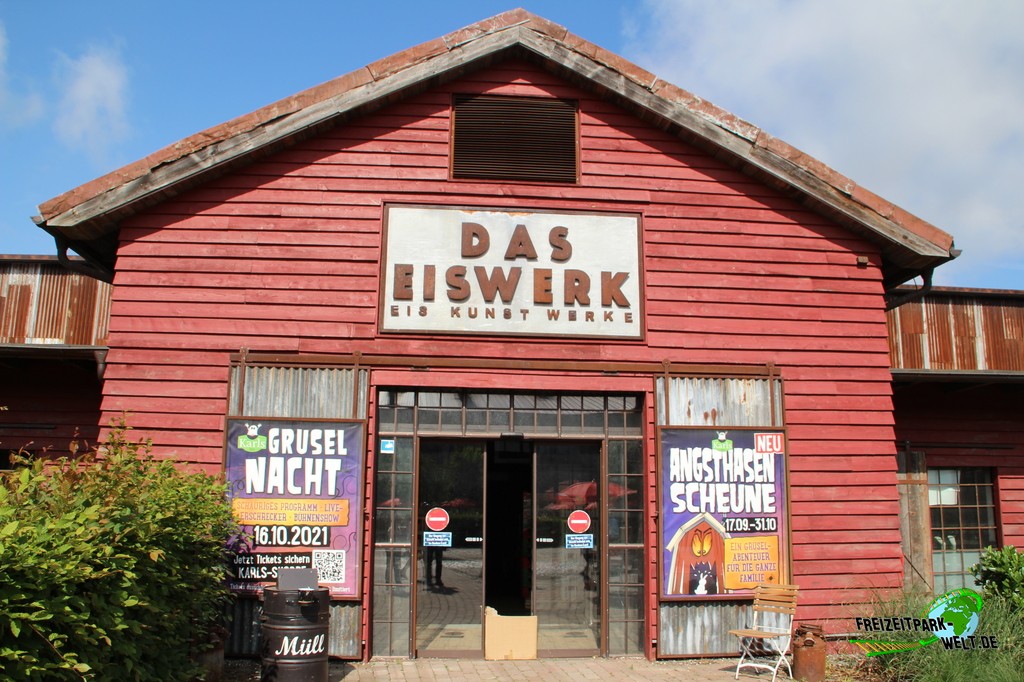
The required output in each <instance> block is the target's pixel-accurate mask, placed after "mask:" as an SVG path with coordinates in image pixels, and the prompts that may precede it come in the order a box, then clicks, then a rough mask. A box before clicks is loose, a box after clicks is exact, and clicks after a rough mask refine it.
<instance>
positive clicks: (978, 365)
mask: <svg viewBox="0 0 1024 682" xmlns="http://www.w3.org/2000/svg"><path fill="white" fill-rule="evenodd" d="M887 320H888V325H889V339H890V346H889V348H890V361H891V364H892V366H893V368H895V369H931V370H937V371H977V370H988V371H995V372H1019V371H1024V301H1022V299H1021V298H1020V297H1019V296H1005V297H1000V296H994V295H990V294H989V295H978V296H972V295H970V293H969V292H963V291H960V292H957V293H955V294H944V293H937V294H931V295H929V296H927V297H925V298H924V299H923V300H918V301H913V302H911V303H906V304H904V305H902V306H900V307H899V308H897V309H895V310H890V311H889V312H888V313H887Z"/></svg>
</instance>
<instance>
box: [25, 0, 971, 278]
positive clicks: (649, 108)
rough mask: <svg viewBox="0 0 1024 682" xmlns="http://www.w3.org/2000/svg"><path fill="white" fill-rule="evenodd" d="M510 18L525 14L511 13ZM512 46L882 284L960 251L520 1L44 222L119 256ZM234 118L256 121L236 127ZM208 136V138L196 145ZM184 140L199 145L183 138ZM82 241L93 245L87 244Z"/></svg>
mask: <svg viewBox="0 0 1024 682" xmlns="http://www.w3.org/2000/svg"><path fill="white" fill-rule="evenodd" d="M517 18H518V19H520V20H518V21H513V20H515V19H517ZM512 48H520V49H524V50H526V51H527V52H528V53H529V54H532V55H534V56H535V57H537V58H539V59H540V60H541V61H542V63H543V64H544V65H545V66H546V67H547V68H549V69H550V70H552V71H553V72H556V73H559V74H561V75H563V76H565V77H567V78H569V79H571V80H572V81H573V82H576V83H577V84H580V85H583V86H584V87H588V88H590V89H592V90H596V91H599V92H600V93H601V94H603V95H604V96H607V97H610V98H612V99H614V100H615V101H616V102H617V103H618V104H619V105H621V106H624V107H626V108H628V109H630V110H631V111H633V112H634V113H637V114H638V115H640V116H641V117H643V118H644V119H646V120H648V121H650V122H653V123H654V124H656V125H659V126H660V127H662V128H663V129H666V130H670V131H671V132H673V133H674V134H676V135H679V136H680V137H681V138H683V139H684V140H686V141H687V142H689V143H692V144H694V145H696V146H699V147H701V148H703V149H705V150H706V151H708V152H709V153H711V154H713V155H714V156H716V157H717V158H719V159H721V160H723V161H724V162H726V163H729V164H730V165H732V166H733V167H736V168H738V169H740V170H742V171H743V172H745V173H747V174H749V175H751V176H753V177H756V178H759V179H760V180H762V181H764V182H766V183H768V184H770V185H772V186H774V187H776V188H778V189H781V190H782V191H784V192H786V193H787V194H789V195H790V196H792V197H794V198H796V199H797V200H798V201H800V202H801V203H802V204H803V205H805V206H807V207H809V208H810V209H812V210H814V211H816V212H818V213H821V214H824V215H826V216H828V217H830V218H831V219H834V220H836V221H837V222H839V223H840V224H842V225H844V226H845V227H847V228H849V229H851V230H853V231H855V232H857V233H859V234H861V235H862V236H864V237H866V238H867V239H869V240H871V241H872V242H874V243H876V244H878V245H879V247H880V251H881V253H882V256H883V261H884V268H885V272H884V279H885V283H886V286H887V288H889V287H892V286H895V285H897V284H900V283H902V282H905V281H907V280H909V279H912V278H913V277H915V276H917V275H918V274H921V273H923V272H927V271H929V270H931V269H934V268H935V267H936V266H938V265H940V264H941V263H943V262H946V261H948V260H950V259H952V258H953V257H954V256H955V251H954V250H953V249H952V246H953V244H952V238H951V237H950V236H949V235H948V234H946V233H945V232H942V231H941V230H938V229H937V228H935V227H933V226H931V225H929V224H927V223H925V222H924V221H921V220H919V219H917V218H914V217H913V216H911V215H910V214H907V213H906V212H903V211H901V209H899V208H898V207H895V206H893V205H892V204H889V203H888V202H885V201H884V200H882V199H881V198H880V197H877V196H876V195H874V194H872V193H870V192H867V191H866V190H864V189H863V188H860V187H859V186H857V185H856V183H854V182H853V181H851V180H849V179H847V178H845V177H844V176H842V175H841V174H839V173H836V172H835V171H833V170H831V169H829V168H828V167H827V166H824V165H823V164H820V163H819V162H817V161H815V160H813V159H810V157H807V156H806V155H804V154H802V153H801V152H799V150H795V149H794V148H792V147H790V146H789V145H787V144H786V143H784V142H782V141H780V140H778V139H776V138H774V137H772V136H770V135H768V134H766V133H764V132H763V131H761V130H760V129H758V128H756V127H755V126H753V125H751V124H749V123H746V122H745V121H742V120H740V119H738V118H736V117H734V116H732V115H731V114H728V112H724V111H723V110H720V109H718V108H717V107H715V106H714V105H711V104H709V103H707V102H704V101H703V100H700V99H699V98H696V97H695V96H693V95H692V94H690V93H688V92H686V91H685V90H682V89H681V88H678V87H676V86H674V85H671V84H669V83H666V82H665V81H661V80H659V79H658V78H657V77H656V76H654V75H653V74H650V73H649V72H647V71H644V70H643V69H640V68H639V67H636V66H635V65H632V64H630V63H628V62H625V60H622V59H621V58H619V57H617V56H616V55H614V54H613V53H610V52H608V51H606V50H603V49H602V48H599V47H597V46H595V45H593V44H591V43H588V42H586V41H583V40H582V39H580V38H578V37H576V36H573V35H572V34H569V33H568V32H567V31H565V29H564V28H562V27H559V26H557V25H555V24H551V23H550V22H547V21H545V20H543V19H541V18H539V17H535V16H534V15H531V14H529V13H527V12H524V11H522V10H516V11H513V12H509V13H506V14H504V15H499V16H498V17H495V18H493V19H491V20H487V21H485V22H480V23H479V24H476V25H474V26H472V27H469V28H467V29H463V30H461V31H457V32H455V33H452V34H449V35H448V36H445V37H444V38H441V39H438V40H437V41H431V42H430V43H425V44H424V45H422V46H417V47H415V48H410V50H407V51H405V52H403V53H400V56H401V58H398V56H396V57H395V58H388V59H384V60H380V61H379V62H375V63H374V64H371V65H370V66H368V67H365V68H364V69H360V70H357V71H355V72H352V73H351V74H348V75H346V76H343V77H341V78H339V79H336V80H335V81H331V82H330V83H329V84H325V86H329V87H330V88H333V89H334V90H335V91H336V92H335V94H331V95H329V96H326V97H324V98H322V99H319V100H316V101H312V102H310V103H305V102H304V100H303V98H304V97H305V96H308V95H309V93H312V92H313V91H317V88H314V89H312V90H311V91H307V92H306V93H300V94H299V95H296V96H295V97H293V98H289V100H282V102H280V103H276V104H274V105H270V107H266V108H264V109H262V110H260V111H259V112H254V113H255V114H256V115H255V116H254V115H250V116H249V117H240V118H239V119H236V121H235V122H230V123H228V124H225V125H224V126H219V127H218V128H215V129H211V131H206V133H200V134H199V135H197V136H193V137H191V138H186V140H184V141H183V142H182V143H179V144H181V145H183V146H185V147H186V148H187V149H186V151H185V152H184V153H181V154H177V155H175V153H174V152H175V151H176V150H175V149H174V147H175V146H172V147H171V148H167V149H165V150H161V152H157V153H156V154H154V155H152V157H150V158H152V159H154V163H152V164H151V165H150V166H149V167H145V168H144V172H141V174H138V175H136V176H135V177H128V178H126V179H125V180H124V181H118V178H117V177H116V176H115V175H114V174H112V176H113V177H108V178H105V179H106V180H107V182H108V183H111V186H110V187H108V188H105V189H103V190H102V191H99V192H97V193H95V194H94V195H93V196H87V197H86V198H84V199H83V200H81V201H74V197H73V196H71V195H73V193H74V190H73V191H72V192H70V193H68V194H66V195H62V196H61V197H58V198H56V199H54V200H51V201H50V202H47V203H46V204H44V205H43V206H41V207H40V209H41V212H42V214H43V216H45V219H44V220H43V221H42V224H41V226H43V227H44V229H47V231H49V232H51V234H55V235H57V234H60V235H62V236H63V237H64V238H65V239H67V240H68V243H69V244H70V245H71V247H72V248H74V249H75V250H76V251H78V252H79V253H82V255H84V256H85V257H86V258H87V259H88V260H90V261H96V262H97V264H100V265H102V267H104V268H109V269H112V268H113V266H114V258H115V256H114V254H113V253H105V252H106V251H109V245H110V241H111V240H110V236H111V233H116V231H117V230H118V227H119V225H120V223H121V221H122V220H124V219H125V218H127V217H129V216H131V215H134V214H135V213H137V212H138V211H140V210H142V209H144V208H146V207H148V206H151V205H154V204H156V203H158V202H160V201H163V200H165V199H167V198H170V197H172V196H175V195H177V194H180V193H181V192H183V191H185V190H187V189H189V188H192V187H195V186H196V185H198V184H201V183H202V182H205V181H207V180H209V179H211V178H213V177H216V176H219V175H221V174H224V173H227V172H229V171H230V170H232V169H234V168H237V167H238V166H240V165H243V164H246V163H250V162H251V161H253V160H254V159H256V158H259V157H260V156H263V155H266V154H270V153H272V152H274V151H277V150H279V149H281V148H283V147H285V146H288V145H290V144H294V143H295V142H296V141H298V140H301V139H304V138H306V137H309V136H311V135H315V134H316V133H317V132H319V131H322V130H324V129H326V128H328V127H330V126H333V125H337V124H338V123H340V122H342V121H344V120H345V119H347V118H350V117H353V116H356V115H361V114H364V113H367V112H369V111H372V110H374V109H375V108H378V107H380V106H384V105H386V104H388V103H391V102H393V101H395V100H396V99H398V98H400V97H404V96H407V95H408V94H410V93H414V92H417V91H421V90H424V89H426V88H427V87H429V86H430V85H432V84H436V83H439V82H445V81H448V80H451V79H453V78H457V77H458V76H460V75H462V74H464V73H465V72H466V71H467V70H469V69H471V68H479V67H481V66H483V65H485V64H486V63H489V62H492V61H494V60H496V59H498V58H500V57H501V56H502V55H504V54H505V53H506V52H507V51H509V50H510V49H512ZM325 86H318V87H325ZM316 95H318V91H317V93H314V96H316ZM279 110H280V112H279ZM261 116H262V118H261ZM237 121H242V122H243V123H246V124H248V123H251V125H249V126H248V127H241V129H240V130H237V131H233V126H234V124H235V123H236V122H237ZM225 130H226V131H228V132H229V133H230V134H228V133H225V132H224V131H225ZM218 131H220V132H219V133H218ZM218 135H220V136H219V137H218ZM207 139H209V140H210V141H209V142H208V143H206V144H203V142H205V141H206V140H207ZM184 143H189V144H184ZM189 145H191V146H192V147H194V148H188V147H189ZM145 161H146V160H143V162H141V163H143V164H145ZM135 170H136V171H138V170H139V169H138V168H136V169H135ZM44 209H45V210H44ZM48 210H49V214H48ZM897 219H899V220H900V222H905V223H911V224H913V225H914V226H915V229H908V228H907V227H905V226H904V225H901V224H900V222H897ZM104 238H105V241H106V244H105V245H104V246H105V248H103V249H101V250H102V251H104V253H103V254H99V253H97V249H95V248H90V246H91V244H92V243H95V242H96V240H98V239H104ZM114 243H115V245H116V241H115V242H114ZM80 246H81V247H84V248H85V251H91V252H92V253H90V254H86V253H83V250H82V248H79V247H80ZM115 250H116V249H115Z"/></svg>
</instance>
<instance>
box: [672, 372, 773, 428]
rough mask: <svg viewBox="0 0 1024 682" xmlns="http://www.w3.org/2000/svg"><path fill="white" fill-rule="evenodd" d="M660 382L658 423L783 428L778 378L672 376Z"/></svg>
mask: <svg viewBox="0 0 1024 682" xmlns="http://www.w3.org/2000/svg"><path fill="white" fill-rule="evenodd" d="M668 381H669V386H668V395H667V399H668V409H669V416H668V419H667V420H666V418H665V401H666V393H665V378H664V377H659V378H658V380H657V396H658V424H660V425H663V426H664V425H668V424H671V425H673V426H716V425H723V426H780V425H781V424H782V386H781V382H779V380H778V379H759V378H750V379H735V378H713V377H669V378H668Z"/></svg>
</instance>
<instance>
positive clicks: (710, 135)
mask: <svg viewBox="0 0 1024 682" xmlns="http://www.w3.org/2000/svg"><path fill="white" fill-rule="evenodd" d="M523 42H524V45H526V46H528V47H530V48H532V49H534V50H535V51H537V52H538V53H539V54H542V55H544V56H547V57H549V58H552V59H554V60H556V61H557V62H558V63H559V64H560V65H562V66H564V67H565V68H568V69H570V70H572V71H574V72H575V73H577V74H579V76H581V77H583V78H586V79H588V80H590V81H592V82H595V83H597V84H598V85H600V86H602V87H603V88H605V89H608V90H610V91H613V92H615V93H616V94H618V95H620V96H622V97H624V98H626V99H628V100H630V101H632V102H635V103H636V104H637V105H639V106H642V107H644V108H645V109H647V110H648V111H650V112H651V113H653V114H655V115H657V116H659V117H661V118H663V119H665V120H667V121H671V122H673V123H675V124H676V125H678V126H680V127H681V128H683V129H685V130H687V131H689V132H690V133H692V134H694V135H697V136H699V137H701V138H704V139H705V140H708V141H710V142H712V143H714V144H715V145H716V146H717V147H719V148H720V149H721V150H724V151H726V152H728V153H729V154H732V155H734V156H735V157H737V158H739V159H742V160H743V161H744V162H745V163H748V164H750V165H752V166H754V167H756V168H757V169H758V170H761V171H763V172H765V173H767V174H769V175H770V176H772V177H774V178H776V179H777V180H779V181H781V182H783V183H785V184H787V185H790V186H792V187H793V188H794V189H797V190H799V191H801V192H803V193H805V194H808V195H810V196H812V197H814V198H815V199H817V200H818V201H820V202H821V203H822V204H824V205H826V206H828V207H829V208H831V209H833V210H834V211H838V212H840V213H842V214H844V215H846V216H848V217H849V218H851V219H853V220H855V221H856V222H859V223H863V224H865V225H866V226H868V227H870V228H872V229H873V230H874V231H875V232H877V233H878V234H879V236H881V237H883V238H884V239H886V240H888V241H891V242H893V243H894V244H898V245H901V246H904V247H906V248H909V249H911V250H913V251H915V252H916V253H918V254H920V255H924V256H932V257H937V258H942V257H946V258H948V257H949V249H950V247H952V245H953V238H952V237H951V236H950V235H948V234H946V233H945V232H942V231H941V230H939V229H938V228H935V227H933V226H931V225H929V224H927V223H925V222H924V221H921V220H920V219H916V218H915V220H916V221H917V222H918V223H921V225H922V226H927V228H930V229H921V232H924V233H925V234H920V233H918V232H915V231H913V230H911V229H909V228H907V227H904V226H902V225H899V224H897V223H896V222H894V221H893V220H892V219H891V218H890V216H892V215H894V212H895V211H894V210H895V209H896V207H895V206H894V205H892V204H889V203H888V202H885V201H884V200H882V199H881V198H879V197H877V196H876V195H874V194H872V193H870V192H867V191H866V190H863V189H862V188H858V186H857V185H856V183H854V182H853V181H852V180H849V179H848V178H846V177H845V176H843V175H841V174H839V173H837V172H835V171H833V170H832V169H831V168H829V167H828V166H825V165H824V164H822V163H821V162H818V161H816V160H814V159H812V158H811V157H809V156H807V155H806V154H803V153H802V152H799V150H796V149H795V148H793V147H791V146H789V145H787V144H786V143H784V142H782V141H781V140H778V139H777V138H774V137H772V136H770V135H767V134H766V133H763V131H761V130H759V129H758V128H756V127H754V126H752V125H750V124H748V123H746V122H744V121H742V120H741V119H738V118H736V117H734V116H732V115H731V114H728V112H724V111H723V110H721V109H718V108H717V107H714V106H713V105H710V106H703V107H700V108H693V107H692V106H688V105H687V104H689V103H692V102H693V101H694V99H695V98H693V96H692V95H689V93H686V92H685V91H683V90H680V89H679V88H674V90H676V91H678V93H680V94H679V96H680V97H683V98H685V97H687V96H689V100H688V103H687V104H684V103H682V102H677V101H672V100H669V99H667V98H666V97H665V96H664V94H658V92H656V91H655V90H654V89H652V88H651V87H645V86H644V85H643V82H644V81H647V80H650V81H651V82H652V84H653V85H655V86H656V85H657V82H656V81H657V79H656V77H654V76H653V75H651V76H650V79H648V78H647V76H646V74H647V72H645V71H643V70H642V69H635V72H634V73H632V74H626V73H623V72H622V71H619V70H614V69H612V68H610V67H607V66H605V67H604V68H595V66H600V63H598V64H595V60H593V59H590V58H589V57H587V56H586V55H584V54H581V53H577V52H573V51H570V50H568V49H567V48H566V47H565V46H564V45H562V44H559V43H557V42H553V41H551V40H550V38H549V37H547V36H543V35H538V34H531V33H525V34H524V35H523ZM595 50H597V51H603V50H600V48H595ZM608 54H610V53H608ZM620 61H621V60H620ZM620 76H625V78H621V77H620ZM668 89H669V88H667V87H662V88H660V91H662V92H664V91H666V90H668ZM709 113H710V114H713V116H712V115H708V114H709ZM787 152H788V156H787V155H784V154H786V153H787ZM792 157H797V158H798V159H799V160H802V161H804V163H803V164H800V163H798V162H797V161H796V160H794V158H792ZM812 163H813V166H812V165H811V164H812ZM815 171H816V172H815ZM858 190H859V192H858ZM858 193H860V194H861V195H863V197H864V198H865V199H868V200H860V201H858V200H857V196H856V195H857V194H858ZM870 204H874V206H872V205H870ZM904 213H905V212H904ZM906 215H907V216H909V215H910V214H906ZM911 217H912V216H911ZM926 235H927V236H926Z"/></svg>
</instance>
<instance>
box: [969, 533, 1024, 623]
mask: <svg viewBox="0 0 1024 682" xmlns="http://www.w3.org/2000/svg"><path fill="white" fill-rule="evenodd" d="M971 573H972V574H974V581H975V582H976V583H977V584H978V585H980V586H981V587H982V588H984V590H985V596H987V597H997V598H1000V599H1005V600H1007V601H1008V602H1010V603H1011V604H1013V605H1015V606H1016V607H1017V608H1018V609H1024V554H1021V553H1020V552H1018V551H1017V550H1016V548H1015V547H1013V545H1009V546H1007V547H1003V548H1002V549H995V548H994V547H988V548H986V549H985V552H984V554H982V555H981V560H980V561H979V562H978V563H976V564H975V565H973V566H971Z"/></svg>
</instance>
